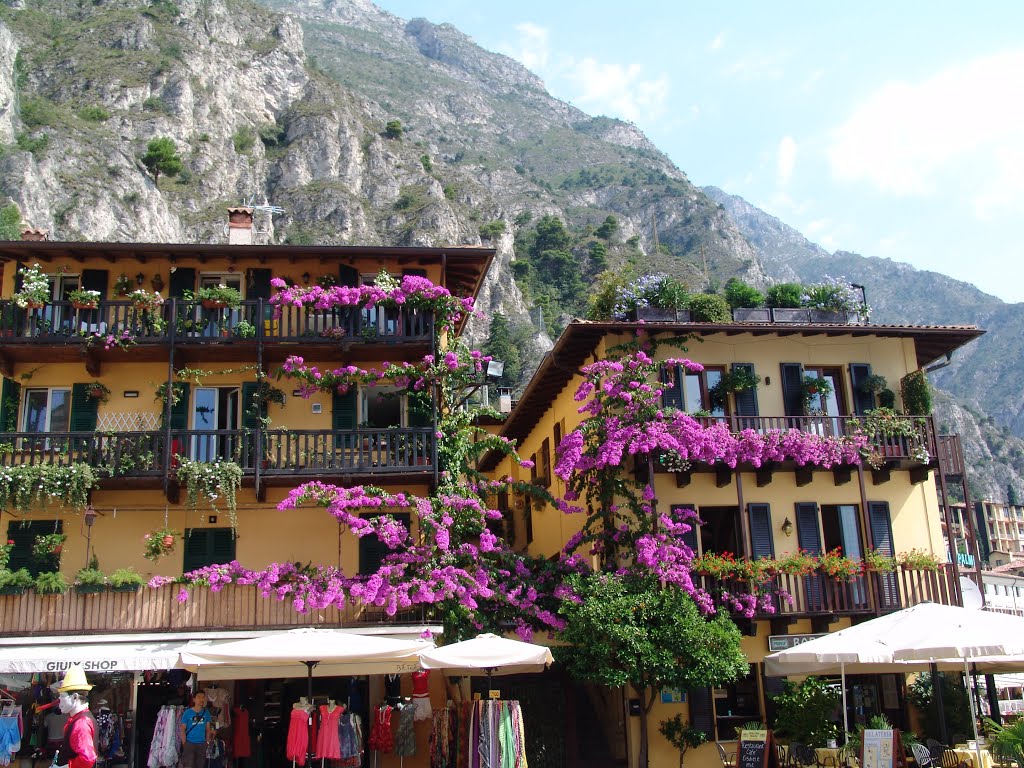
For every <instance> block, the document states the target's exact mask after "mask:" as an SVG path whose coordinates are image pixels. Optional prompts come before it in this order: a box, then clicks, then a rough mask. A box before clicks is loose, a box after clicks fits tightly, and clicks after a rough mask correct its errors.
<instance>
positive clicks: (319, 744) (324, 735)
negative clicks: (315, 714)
mask: <svg viewBox="0 0 1024 768" xmlns="http://www.w3.org/2000/svg"><path fill="white" fill-rule="evenodd" d="M344 709H345V708H344V707H339V706H335V707H334V711H333V712H332V711H331V710H330V709H329V708H328V707H327V705H326V704H321V705H320V734H319V736H318V737H317V740H316V756H317V757H319V758H324V757H326V758H327V759H328V760H340V759H341V743H340V742H339V741H338V720H339V719H340V718H341V713H342V712H343V711H344Z"/></svg>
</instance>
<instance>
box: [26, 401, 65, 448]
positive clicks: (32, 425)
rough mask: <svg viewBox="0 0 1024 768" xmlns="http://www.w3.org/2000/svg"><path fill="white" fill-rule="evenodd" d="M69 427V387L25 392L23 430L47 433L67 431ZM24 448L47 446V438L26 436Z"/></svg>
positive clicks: (48, 443)
mask: <svg viewBox="0 0 1024 768" xmlns="http://www.w3.org/2000/svg"><path fill="white" fill-rule="evenodd" d="M70 428H71V390H70V389H29V390H26V392H25V408H24V416H23V421H22V430H23V431H24V432H33V433H38V434H40V435H49V434H50V433H51V432H67V431H68V430H69V429H70ZM25 443H26V444H25V446H24V447H25V448H28V449H40V448H49V447H50V440H49V438H42V437H40V438H28V439H26V441H25Z"/></svg>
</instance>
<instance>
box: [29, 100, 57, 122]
mask: <svg viewBox="0 0 1024 768" xmlns="http://www.w3.org/2000/svg"><path fill="white" fill-rule="evenodd" d="M20 112H21V122H23V123H24V124H25V126H26V127H27V128H42V127H43V126H44V125H57V124H59V123H60V110H59V109H58V108H57V105H56V104H54V103H53V102H52V101H50V100H49V99H44V98H24V99H22V100H21V110H20Z"/></svg>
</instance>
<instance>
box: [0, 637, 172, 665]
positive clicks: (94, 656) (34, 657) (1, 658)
mask: <svg viewBox="0 0 1024 768" xmlns="http://www.w3.org/2000/svg"><path fill="white" fill-rule="evenodd" d="M67 640H68V641H69V642H66V643H61V644H54V643H49V642H47V643H38V644H32V645H3V646H0V673H11V672H20V673H29V672H64V671H65V670H67V668H68V667H70V666H71V665H72V664H81V665H82V666H83V667H84V668H85V671H86V672H145V671H147V670H156V669H173V668H175V667H176V666H178V659H179V651H180V650H181V646H182V642H181V641H180V640H177V641H173V642H165V643H157V642H127V643H116V642H112V643H102V644H88V643H74V642H70V640H71V638H67Z"/></svg>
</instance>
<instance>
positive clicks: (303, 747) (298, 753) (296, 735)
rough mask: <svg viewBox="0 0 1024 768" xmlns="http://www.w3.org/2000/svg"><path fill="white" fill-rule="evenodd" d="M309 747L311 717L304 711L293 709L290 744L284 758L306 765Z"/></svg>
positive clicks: (289, 724)
mask: <svg viewBox="0 0 1024 768" xmlns="http://www.w3.org/2000/svg"><path fill="white" fill-rule="evenodd" d="M308 747H309V715H308V714H307V712H306V710H304V709H293V710H292V716H291V719H290V720H289V721H288V742H287V744H286V745H285V750H284V756H285V757H286V758H288V759H289V760H294V761H295V762H296V763H298V764H299V765H305V764H306V751H307V748H308Z"/></svg>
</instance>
